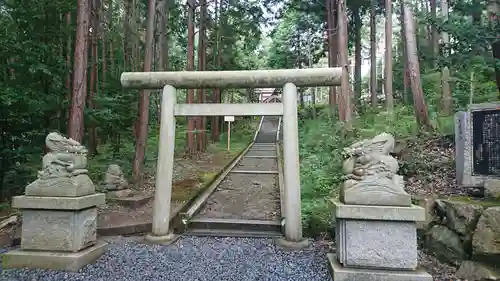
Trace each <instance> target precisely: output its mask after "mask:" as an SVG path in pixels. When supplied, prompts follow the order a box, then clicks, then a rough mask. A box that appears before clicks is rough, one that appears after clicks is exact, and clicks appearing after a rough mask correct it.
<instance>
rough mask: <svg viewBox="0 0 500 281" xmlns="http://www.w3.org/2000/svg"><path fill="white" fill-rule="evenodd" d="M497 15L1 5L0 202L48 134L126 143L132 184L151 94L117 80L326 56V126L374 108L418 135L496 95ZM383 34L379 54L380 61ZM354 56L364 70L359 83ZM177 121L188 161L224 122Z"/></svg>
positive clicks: (164, 0)
mask: <svg viewBox="0 0 500 281" xmlns="http://www.w3.org/2000/svg"><path fill="white" fill-rule="evenodd" d="M498 10H499V5H498V3H497V2H495V1H493V2H487V1H480V0H457V1H453V2H452V3H448V2H447V1H446V0H441V1H440V2H438V1H436V0H429V1H410V0H406V1H405V0H398V1H389V0H385V1H374V0H354V1H346V0H323V1H319V0H317V1H305V0H265V1H258V0H199V1H195V0H187V1H179V0H157V1H155V0H148V1H146V0H142V1H138V0H123V1H118V0H78V1H68V0H51V1H49V0H39V1H27V0H6V1H3V2H2V3H1V4H0V26H1V27H2V28H1V29H0V32H1V33H0V59H1V61H2V65H3V71H2V75H1V78H0V91H1V93H0V124H1V125H0V126H1V140H0V141H1V150H0V191H1V197H2V198H1V199H7V198H9V197H10V196H11V195H12V194H16V193H19V192H20V191H22V188H23V187H24V185H25V184H26V183H27V182H29V181H30V180H31V179H33V177H34V176H35V175H36V173H35V171H36V170H37V169H38V165H39V161H40V156H41V155H42V154H43V152H44V147H43V143H44V138H45V136H46V134H47V133H48V132H50V131H53V130H57V131H60V132H62V133H64V134H66V135H68V136H69V137H71V138H73V139H75V140H77V141H81V142H83V143H84V144H85V145H86V146H87V147H88V148H89V153H90V156H91V157H95V156H98V155H102V154H103V153H108V152H109V153H111V155H109V158H110V159H115V158H119V157H121V156H123V153H124V152H123V151H124V149H125V147H127V144H131V143H133V144H134V145H135V150H134V152H133V153H134V155H133V161H132V165H131V176H132V180H133V182H140V181H141V176H142V174H143V170H144V161H145V151H146V149H147V142H148V140H149V139H150V137H151V136H152V135H153V136H155V135H157V133H156V131H157V126H158V124H159V122H160V120H159V118H158V116H159V111H160V107H159V104H160V103H159V101H160V98H161V96H160V93H158V92H155V91H148V90H142V91H140V93H139V92H138V91H134V90H124V89H122V88H121V86H120V81H119V77H120V74H121V73H122V72H124V71H180V70H191V71H202V70H243V69H263V68H308V67H314V66H316V65H318V64H319V63H320V61H321V60H322V59H323V58H325V59H327V61H328V65H329V66H340V67H342V68H343V70H344V74H343V77H342V79H343V81H344V83H343V86H342V87H338V88H337V87H331V88H330V89H329V90H328V91H329V92H328V112H329V116H328V118H338V119H339V120H340V121H343V122H346V123H348V124H349V123H350V122H351V120H352V119H354V118H356V116H359V115H361V114H363V113H364V112H369V111H370V110H373V108H381V107H383V108H384V110H387V111H389V112H391V111H393V110H394V108H395V107H398V106H405V105H412V106H414V113H415V117H416V120H417V122H418V124H419V126H420V127H421V129H422V130H426V131H430V130H434V129H435V124H434V122H433V120H436V118H439V117H448V116H451V115H452V114H453V112H454V111H455V110H457V109H460V108H464V107H465V106H466V105H467V104H468V103H469V102H471V101H472V102H483V101H492V100H497V99H498V90H497V89H500V68H499V65H500V64H499V63H498V61H497V60H496V59H499V58H500V41H499V37H498V34H500V33H499V29H498V18H499V17H498V16H497V12H498ZM381 22H384V23H385V29H384V30H378V29H380V28H378V27H380V26H381V25H380V24H379V23H381ZM365 23H366V24H365ZM263 27H266V28H265V29H268V28H271V31H270V32H269V33H264V32H263ZM367 35H369V36H367ZM381 35H382V36H381ZM381 37H385V43H386V50H385V55H384V56H382V57H377V52H376V50H377V42H379V41H380V40H381ZM363 50H369V54H370V55H369V59H370V61H371V70H370V75H369V81H368V83H367V84H365V82H364V77H362V75H361V64H362V63H361V62H362V60H364V59H365V58H364V57H362V56H363V54H364V53H365V52H364V51H363ZM351 58H353V59H351ZM381 61H383V62H384V63H383V66H384V69H383V71H380V69H377V66H379V65H380V64H379V62H381ZM351 66H352V68H353V69H352V71H353V72H354V75H353V76H352V77H354V79H351V78H350V77H351V75H349V72H351ZM350 80H352V81H350ZM305 91H311V89H300V96H301V98H300V99H299V100H300V103H301V108H302V109H303V110H306V107H307V106H306V105H305V103H304V98H303V97H304V92H305ZM311 92H312V94H313V105H314V103H315V101H316V97H314V95H315V94H316V91H311ZM257 98H258V97H257V96H256V95H254V93H253V90H233V89H197V90H188V91H184V92H182V91H180V93H179V97H178V100H179V102H187V103H221V102H241V101H245V102H256V101H257ZM312 110H313V114H312V118H315V117H316V115H317V114H318V113H317V112H316V106H315V105H314V106H312ZM183 122H184V121H182V122H179V123H180V125H183V124H182V123H183ZM186 122H187V123H186V124H185V125H186V128H187V129H186V130H185V131H183V132H185V134H187V136H186V147H185V152H186V156H188V157H195V155H196V153H198V152H203V151H204V150H205V149H206V147H207V145H208V143H209V142H212V141H213V142H217V141H219V139H220V134H221V131H222V126H223V123H222V120H221V118H219V117H214V118H206V117H195V118H189V119H188V120H187V121H186ZM105 148H106V150H105V151H104V149H105ZM108 148H109V149H108ZM126 153H129V151H128V150H127V152H126Z"/></svg>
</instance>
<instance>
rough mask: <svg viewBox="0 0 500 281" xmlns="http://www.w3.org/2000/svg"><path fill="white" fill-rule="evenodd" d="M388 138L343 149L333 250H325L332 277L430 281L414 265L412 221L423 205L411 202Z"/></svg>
mask: <svg viewBox="0 0 500 281" xmlns="http://www.w3.org/2000/svg"><path fill="white" fill-rule="evenodd" d="M394 146H395V140H394V137H393V136H391V135H389V134H380V135H378V136H376V137H375V138H373V139H371V140H363V141H360V142H357V143H355V144H353V145H351V146H350V147H348V148H346V149H345V150H344V152H345V155H346V157H347V159H346V160H345V162H344V165H343V172H344V174H345V178H344V182H343V184H342V187H341V191H340V200H332V202H333V204H334V205H335V213H334V217H335V219H336V229H335V231H336V233H335V236H336V237H335V240H336V242H337V253H336V255H335V254H328V260H329V265H330V268H331V272H332V275H333V276H332V277H333V280H335V281H347V280H349V281H350V280H353V281H354V280H394V281H417V280H418V281H430V280H433V279H432V276H431V275H429V274H428V273H426V272H425V271H422V270H417V266H418V251H417V225H416V221H423V220H425V210H424V209H423V208H421V207H418V206H414V205H412V204H411V197H410V195H409V194H407V193H406V192H405V190H404V181H403V177H402V176H400V175H398V174H396V173H397V171H398V168H399V167H398V162H397V160H396V159H394V158H393V157H392V156H390V155H389V153H390V152H393V150H394Z"/></svg>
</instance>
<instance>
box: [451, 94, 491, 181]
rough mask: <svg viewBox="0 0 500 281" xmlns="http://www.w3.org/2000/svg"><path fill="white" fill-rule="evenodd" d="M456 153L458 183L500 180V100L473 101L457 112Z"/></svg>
mask: <svg viewBox="0 0 500 281" xmlns="http://www.w3.org/2000/svg"><path fill="white" fill-rule="evenodd" d="M455 154H456V170H457V176H456V177H457V183H458V185H460V186H465V187H480V186H483V185H484V182H485V181H486V180H489V179H500V103H485V104H473V105H471V106H470V108H469V110H468V111H467V112H463V111H462V112H457V113H456V114H455Z"/></svg>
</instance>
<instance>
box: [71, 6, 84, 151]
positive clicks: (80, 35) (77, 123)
mask: <svg viewBox="0 0 500 281" xmlns="http://www.w3.org/2000/svg"><path fill="white" fill-rule="evenodd" d="M88 30H89V1H88V0H78V10H77V17H76V36H75V53H74V60H73V61H74V64H73V90H72V93H71V108H70V113H69V121H68V136H69V137H70V138H72V139H74V140H76V141H78V142H82V140H83V135H84V123H83V112H84V110H85V99H86V97H87V64H88Z"/></svg>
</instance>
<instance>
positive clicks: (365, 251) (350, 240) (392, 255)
mask: <svg viewBox="0 0 500 281" xmlns="http://www.w3.org/2000/svg"><path fill="white" fill-rule="evenodd" d="M336 232H337V233H336V236H337V238H336V241H337V254H338V256H339V262H340V263H341V264H342V265H344V266H350V267H366V268H377V269H383V268H386V269H396V270H401V269H405V270H413V269H415V268H417V264H418V252H417V226H416V223H415V222H404V221H371V220H344V219H337V227H336Z"/></svg>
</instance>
